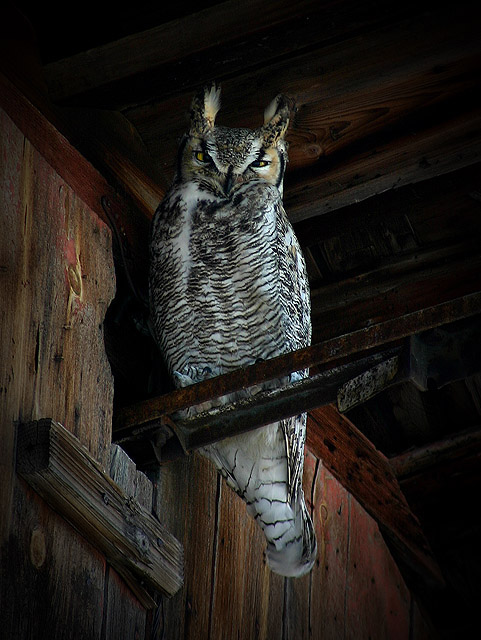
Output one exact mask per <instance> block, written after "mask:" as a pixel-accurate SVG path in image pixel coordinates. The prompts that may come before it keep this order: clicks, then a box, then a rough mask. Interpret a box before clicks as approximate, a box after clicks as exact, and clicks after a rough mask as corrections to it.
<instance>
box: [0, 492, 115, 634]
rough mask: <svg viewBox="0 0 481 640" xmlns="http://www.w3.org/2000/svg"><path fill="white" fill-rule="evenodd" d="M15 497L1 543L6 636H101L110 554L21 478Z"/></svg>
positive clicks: (1, 619) (0, 617) (0, 614)
mask: <svg viewBox="0 0 481 640" xmlns="http://www.w3.org/2000/svg"><path fill="white" fill-rule="evenodd" d="M13 501H14V504H15V508H14V510H13V511H12V513H11V514H8V515H10V518H9V520H10V524H11V534H10V536H9V537H8V539H7V540H5V541H3V543H2V545H1V547H0V562H1V567H2V571H1V579H0V599H1V602H2V606H1V608H0V624H1V625H2V626H1V628H2V635H3V634H4V635H3V637H5V638H22V640H49V639H50V638H52V637H54V638H58V639H59V640H72V638H78V639H79V640H80V638H89V639H90V638H91V639H92V640H101V635H100V632H101V628H102V616H103V598H104V587H105V569H106V564H105V560H104V558H103V557H102V556H101V555H100V554H99V553H97V551H96V550H95V548H94V547H92V546H91V545H90V544H89V543H88V542H87V541H86V540H85V539H84V538H83V537H82V536H81V535H79V534H78V533H77V532H76V531H74V530H72V528H71V526H70V525H69V524H68V523H67V522H66V521H65V520H64V519H63V518H62V517H61V516H60V515H58V514H57V513H55V512H54V511H52V509H50V508H49V507H48V506H47V505H46V503H45V502H44V501H43V500H42V499H41V498H40V497H39V496H38V494H37V493H36V492H34V491H33V490H32V489H30V488H29V487H28V485H26V483H24V482H23V481H22V480H21V479H18V480H17V481H16V482H15V484H14V487H13ZM5 515H7V514H5ZM2 517H3V516H2Z"/></svg>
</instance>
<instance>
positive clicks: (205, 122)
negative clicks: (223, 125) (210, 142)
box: [190, 82, 220, 136]
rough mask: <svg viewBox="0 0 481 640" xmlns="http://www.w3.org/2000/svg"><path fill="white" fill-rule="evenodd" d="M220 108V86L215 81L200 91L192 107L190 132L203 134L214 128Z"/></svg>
mask: <svg viewBox="0 0 481 640" xmlns="http://www.w3.org/2000/svg"><path fill="white" fill-rule="evenodd" d="M219 109H220V87H218V86H217V85H216V84H215V82H213V83H212V84H211V85H210V86H207V87H204V88H203V89H202V90H201V91H199V92H198V93H197V94H196V96H195V97H194V99H193V100H192V105H191V108H190V133H191V135H195V136H202V135H205V134H206V133H208V132H209V131H211V130H212V129H213V128H214V123H215V117H216V115H217V112H218V111H219Z"/></svg>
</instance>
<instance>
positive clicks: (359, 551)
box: [345, 500, 411, 640]
mask: <svg viewBox="0 0 481 640" xmlns="http://www.w3.org/2000/svg"><path fill="white" fill-rule="evenodd" d="M348 553H349V562H348V565H347V581H346V610H347V611H349V616H348V619H347V621H346V636H345V637H346V638H355V637H357V636H358V634H359V629H362V635H363V636H364V637H367V638H372V640H385V638H389V640H406V638H409V616H410V606H411V596H410V593H409V591H408V589H407V588H406V585H405V584H404V581H403V579H402V576H401V574H400V573H399V569H398V567H397V566H396V565H395V563H394V560H393V559H392V557H391V555H390V553H389V551H388V549H387V547H386V545H385V543H384V540H383V538H382V536H381V533H380V532H379V529H378V527H377V524H376V523H375V521H374V520H372V518H370V517H368V516H367V514H366V512H365V511H364V510H363V509H362V507H361V506H360V505H359V503H358V502H357V501H356V500H351V509H350V517H349V552H348Z"/></svg>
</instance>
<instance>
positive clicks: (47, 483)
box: [17, 419, 183, 608]
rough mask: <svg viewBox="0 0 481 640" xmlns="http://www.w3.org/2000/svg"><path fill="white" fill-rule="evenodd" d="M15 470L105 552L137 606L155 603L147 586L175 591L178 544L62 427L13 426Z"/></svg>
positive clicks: (179, 577) (179, 571) (47, 423)
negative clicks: (15, 448)
mask: <svg viewBox="0 0 481 640" xmlns="http://www.w3.org/2000/svg"><path fill="white" fill-rule="evenodd" d="M17 473H18V474H19V475H20V476H22V478H24V479H25V480H26V481H27V482H28V483H29V484H30V485H31V486H32V487H33V489H35V491H37V492H38V493H39V494H40V495H41V496H42V497H43V498H44V499H45V500H46V501H47V502H48V504H49V505H50V506H51V507H53V508H54V509H55V510H56V511H58V512H59V513H60V514H61V515H62V516H63V517H64V518H65V519H66V520H68V521H69V522H70V523H71V524H72V525H73V526H74V527H75V528H76V529H77V530H78V531H79V532H80V533H81V534H82V535H84V536H85V538H86V539H87V540H88V541H89V542H90V543H91V544H92V545H94V546H95V547H96V548H97V549H98V550H99V551H100V552H101V553H103V554H104V555H105V557H106V558H107V561H108V562H110V564H111V565H112V566H113V567H114V568H115V570H116V571H118V573H119V574H120V575H121V576H122V577H123V578H124V579H125V581H126V583H127V584H128V585H129V586H130V588H131V589H132V591H133V592H134V593H135V595H136V596H137V598H138V599H139V601H140V602H141V603H142V605H143V606H145V607H146V608H152V607H154V606H156V605H155V601H154V600H153V599H152V597H151V596H150V594H149V592H148V590H147V589H154V590H155V591H160V592H162V593H164V594H166V595H168V596H172V595H174V594H175V593H176V592H177V591H178V590H179V589H180V587H181V586H182V582H183V549H182V545H181V544H180V543H179V542H178V541H177V540H176V538H175V537H174V536H173V535H172V534H170V533H169V532H168V531H167V530H166V529H165V528H164V527H163V526H162V525H161V524H160V522H158V521H157V520H156V519H155V518H154V517H153V516H152V514H151V513H150V512H148V511H147V510H146V509H144V508H143V507H141V505H140V504H139V503H138V502H137V501H136V500H134V499H133V498H132V497H131V496H128V495H126V493H125V492H124V491H123V490H122V489H121V488H120V487H119V486H118V485H117V484H116V483H115V482H114V481H113V480H112V479H111V478H110V477H109V476H108V475H107V474H106V473H105V472H104V471H103V470H102V468H101V467H100V465H99V464H98V462H97V461H96V460H95V459H94V458H92V456H91V455H90V454H89V453H88V451H87V449H86V448H85V447H83V446H82V445H81V444H80V443H79V441H78V440H77V438H75V436H74V435H73V434H71V433H70V432H69V431H67V429H65V428H64V427H62V425H60V424H58V423H57V422H54V421H53V420H50V419H44V420H39V421H36V422H30V423H28V424H21V425H19V427H18V437H17Z"/></svg>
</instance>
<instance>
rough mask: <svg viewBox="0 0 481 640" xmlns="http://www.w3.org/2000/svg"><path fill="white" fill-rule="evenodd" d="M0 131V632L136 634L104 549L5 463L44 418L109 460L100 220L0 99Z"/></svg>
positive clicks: (128, 598) (133, 612)
mask: <svg viewBox="0 0 481 640" xmlns="http://www.w3.org/2000/svg"><path fill="white" fill-rule="evenodd" d="M0 131H1V136H0V184H1V188H0V215H1V233H0V301H1V302H0V332H1V337H0V437H1V446H0V498H1V499H0V505H1V506H0V567H1V577H0V603H1V604H0V628H1V632H0V635H1V636H2V637H4V638H12V639H13V638H15V639H18V640H30V639H32V640H33V639H35V640H41V639H42V638H55V639H56V640H61V639H65V640H71V639H73V638H79V639H86V640H89V639H90V638H92V639H93V638H121V637H129V638H144V637H145V628H146V620H147V616H146V612H145V610H144V609H143V608H141V607H140V605H139V604H138V602H137V601H136V600H135V598H133V596H132V594H131V593H130V591H129V590H128V589H127V588H126V587H125V585H124V584H123V583H122V581H121V580H120V579H119V578H118V576H117V575H116V574H115V572H114V570H113V569H111V568H110V567H109V566H108V565H107V564H106V562H105V558H104V557H103V556H102V555H100V554H99V553H98V552H97V551H96V550H95V549H94V548H93V547H92V546H91V545H90V544H89V543H88V542H87V541H86V540H85V539H84V538H83V537H81V536H80V535H79V534H77V533H76V531H75V530H74V529H73V528H72V527H71V526H70V525H69V524H67V523H66V521H65V520H64V519H63V518H62V517H60V516H59V515H58V514H57V513H55V512H54V511H53V510H52V509H50V508H49V507H48V506H47V504H46V503H45V502H44V501H43V500H42V499H41V498H40V497H39V496H38V495H37V494H36V493H35V492H34V491H33V490H32V489H30V488H29V486H28V485H27V484H26V483H25V482H24V481H23V480H22V479H21V478H20V477H19V476H18V475H17V474H16V473H15V440H16V430H17V427H18V424H19V423H20V422H24V421H29V420H35V419H39V418H45V417H49V418H53V419H55V420H57V421H59V422H61V423H62V424H63V425H64V426H65V427H66V428H67V429H69V430H70V431H72V432H73V433H74V434H75V435H76V436H77V438H78V439H79V440H80V442H81V443H82V444H83V445H85V446H86V447H87V448H88V450H89V451H90V453H91V454H92V455H93V457H94V458H95V459H97V460H98V461H99V462H100V463H101V464H102V465H103V466H104V467H107V468H108V465H109V463H110V440H111V420H112V400H113V379H112V375H111V372H110V366H109V363H108V361H107V357H106V355H105V348H104V342H103V319H104V316H105V313H106V310H107V307H108V305H109V303H110V301H111V300H112V297H113V295H114V292H115V277H114V269H113V261H112V252H111V234H110V231H109V229H108V228H107V226H106V225H105V224H104V223H103V222H102V221H101V220H100V219H99V218H98V217H97V215H96V214H95V213H94V212H93V211H92V210H91V209H89V207H87V206H86V205H85V204H84V202H83V201H82V200H81V199H80V198H79V196H78V195H77V194H76V193H75V192H74V191H73V190H72V189H71V187H70V186H69V185H68V184H67V183H66V182H65V181H64V179H63V178H61V177H60V176H59V174H58V173H57V172H56V171H55V170H54V169H53V168H52V166H51V165H50V164H48V163H47V162H46V160H45V158H44V157H43V156H42V155H41V154H40V153H39V152H38V151H37V149H36V148H35V147H34V146H33V145H32V143H31V142H30V141H29V140H28V139H27V138H26V137H25V136H24V134H23V133H22V131H21V130H20V129H19V128H18V127H17V126H16V125H15V124H14V123H13V121H12V120H11V119H10V117H9V116H8V115H7V114H6V112H5V111H3V110H0ZM46 142H47V144H48V140H47V141H46ZM59 161H60V159H59ZM120 630H122V631H120ZM124 630H125V633H126V635H125V636H124V635H123V634H124Z"/></svg>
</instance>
